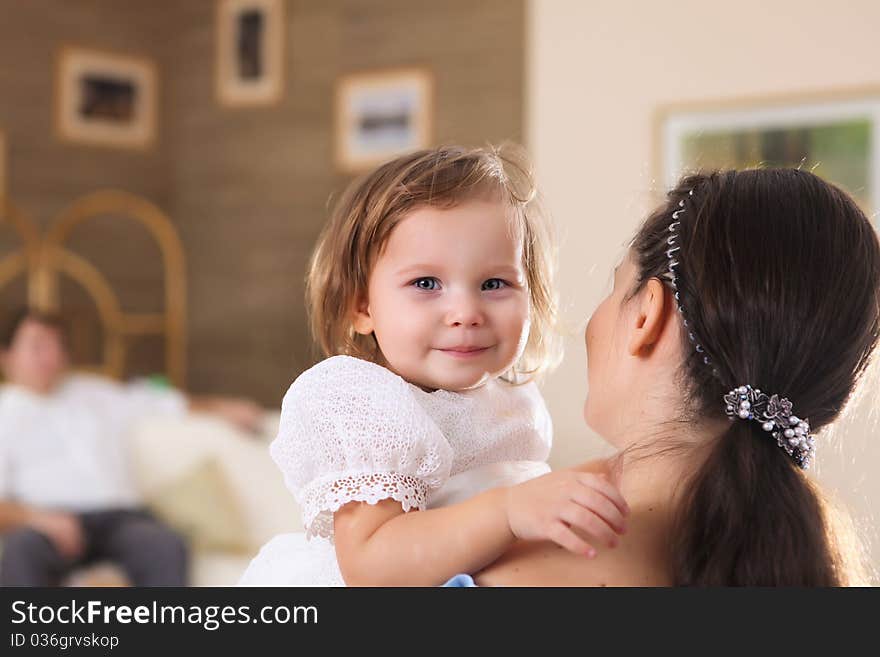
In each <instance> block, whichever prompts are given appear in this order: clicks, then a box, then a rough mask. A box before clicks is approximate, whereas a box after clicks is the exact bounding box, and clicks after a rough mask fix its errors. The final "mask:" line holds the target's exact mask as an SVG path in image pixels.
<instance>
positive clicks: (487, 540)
mask: <svg viewBox="0 0 880 657" xmlns="http://www.w3.org/2000/svg"><path fill="white" fill-rule="evenodd" d="M628 513H629V508H628V507H627V505H626V502H625V501H624V500H623V498H622V497H621V495H620V493H619V492H618V490H617V487H616V485H615V484H614V483H612V482H611V481H609V478H608V477H606V476H604V475H602V474H595V473H578V472H575V471H573V470H560V471H557V472H552V473H550V474H547V475H544V476H542V477H537V478H536V479H532V480H530V481H527V482H524V483H522V484H519V485H517V486H512V487H509V488H497V489H493V490H490V491H487V492H485V493H482V494H480V495H477V496H475V497H473V498H471V499H470V500H467V501H465V502H462V503H460V504H455V505H452V506H448V507H443V508H439V509H431V510H428V511H417V512H416V511H411V512H409V513H404V512H403V509H402V508H401V505H400V504H399V503H397V502H395V501H394V500H390V499H387V500H382V501H381V502H379V503H378V504H376V505H370V504H367V503H365V502H351V503H349V504H346V505H345V506H343V507H342V508H341V509H339V511H337V512H336V513H335V514H334V535H335V542H336V555H337V558H338V561H339V567H340V570H341V572H342V575H343V578H344V579H345V582H346V584H348V585H349V586H433V585H437V584H441V583H442V582H444V581H445V580H446V579H448V578H449V577H450V576H452V575H453V574H455V573H458V572H476V571H477V570H480V569H481V568H483V567H485V566H486V565H488V564H489V563H491V562H493V561H494V560H495V559H497V558H498V557H499V556H500V555H501V554H502V553H503V552H504V551H505V550H506V549H507V548H508V547H509V546H510V545H511V544H512V543H513V542H514V541H515V540H517V539H526V540H539V539H547V540H551V541H554V542H556V543H558V544H559V545H561V546H562V547H565V548H566V549H569V550H571V551H572V552H576V553H580V554H584V555H587V556H593V555H594V554H595V550H594V549H593V548H592V547H591V546H590V544H589V543H588V542H587V541H586V540H584V538H583V536H581V535H580V534H582V533H583V534H587V535H588V536H590V537H591V538H592V539H593V540H601V541H603V542H605V543H606V544H607V545H609V546H611V547H614V546H615V545H616V543H617V537H616V535H615V534H620V533H623V532H624V531H625V529H626V525H625V521H624V516H625V515H627V514H628Z"/></svg>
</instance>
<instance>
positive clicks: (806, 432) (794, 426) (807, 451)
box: [666, 189, 816, 469]
mask: <svg viewBox="0 0 880 657" xmlns="http://www.w3.org/2000/svg"><path fill="white" fill-rule="evenodd" d="M693 195H694V190H693V189H691V190H690V191H689V192H688V197H691V196H693ZM684 211H685V203H684V199H681V200H680V201H679V202H678V208H677V209H676V210H675V212H673V213H672V222H671V223H670V224H669V232H670V233H671V234H670V235H669V236H668V237H667V238H666V245H667V247H669V248H667V249H666V258H667V259H668V260H669V264H668V270H669V273H668V275H667V279H668V280H669V283H670V285H671V286H672V289H673V290H674V294H673V296H674V297H675V304H676V306H677V308H678V312H679V314H680V315H681V321H682V323H683V324H684V328H685V330H687V332H688V339H689V340H690V341H691V343H692V344H693V345H694V349H695V350H696V352H697V353H698V354H700V355H701V356H702V357H703V363H705V364H706V365H712V361H711V360H710V359H709V356H708V355H706V350H705V349H704V348H703V346H702V345H701V344H700V342H699V340H698V339H697V336H696V335H694V332H693V330H692V329H691V327H690V326H689V325H688V319H687V316H686V314H685V311H684V308H683V307H682V305H681V295H680V293H679V291H678V283H677V278H676V273H675V268H676V267H677V266H678V265H679V262H678V260H676V259H675V253H676V252H677V251H680V250H681V245H680V244H679V243H678V240H679V235H678V233H677V232H676V231H677V229H678V227H679V226H680V225H681V221H680V220H679V217H681V215H682V214H683V213H684ZM712 373H713V374H714V375H715V376H716V378H717V377H718V370H717V369H715V368H714V367H713V368H712ZM724 401H725V404H726V406H727V408H726V412H727V415H728V416H730V418H731V419H736V418H740V419H743V420H755V421H757V422H760V423H761V427H762V428H763V429H764V431H767V432H768V433H770V434H771V435H772V436H773V437H774V438H775V439H776V443H777V444H778V445H779V447H781V448H782V449H783V450H785V452H786V454H788V455H789V456H790V457H791V458H792V459H793V460H794V462H795V463H797V465H798V466H800V467H801V468H803V469H807V468H808V467H810V462H811V461H812V460H813V457H814V456H815V454H816V446H815V441H814V439H813V436H812V435H810V423H809V421H808V420H801V419H800V418H798V417H797V416H795V415H792V412H791V409H792V405H791V402H790V401H788V400H787V399H779V397H778V395H773V396H772V397H768V396H767V395H766V394H765V393H763V392H761V391H760V390H758V389H754V388H752V386H750V385H744V386H739V387H738V388H735V389H733V390H731V391H730V392H729V393H727V394H726V395H725V396H724Z"/></svg>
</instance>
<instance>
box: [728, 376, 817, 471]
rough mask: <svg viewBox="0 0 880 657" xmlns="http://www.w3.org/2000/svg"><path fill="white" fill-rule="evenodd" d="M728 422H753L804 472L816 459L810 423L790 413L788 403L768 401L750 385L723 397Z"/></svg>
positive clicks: (784, 401) (774, 397) (778, 399)
mask: <svg viewBox="0 0 880 657" xmlns="http://www.w3.org/2000/svg"><path fill="white" fill-rule="evenodd" d="M724 402H725V404H727V409H726V412H727V415H728V416H729V417H730V418H731V419H736V418H740V419H742V420H754V421H755V422H760V423H761V428H762V429H763V430H764V431H766V432H768V433H770V435H772V436H773V437H774V438H775V439H776V444H777V445H779V446H780V447H781V448H782V449H784V450H785V452H786V453H787V454H788V455H789V456H790V457H791V458H792V459H793V460H794V462H795V463H797V464H798V465H799V466H800V467H801V468H803V469H804V470H806V469H807V468H809V467H810V462H811V461H812V460H813V457H814V456H815V455H816V442H815V440H814V438H813V436H811V435H810V421H809V420H801V419H800V418H799V417H797V416H796V415H794V414H793V413H792V412H791V410H792V406H791V402H790V401H788V400H787V399H784V398H783V399H780V398H779V396H778V395H773V396H772V397H768V396H767V394H766V393H763V392H761V391H760V390H758V389H756V388H752V386H750V385H745V386H740V387H739V388H734V389H733V390H731V391H730V392H728V393H727V394H726V395H724Z"/></svg>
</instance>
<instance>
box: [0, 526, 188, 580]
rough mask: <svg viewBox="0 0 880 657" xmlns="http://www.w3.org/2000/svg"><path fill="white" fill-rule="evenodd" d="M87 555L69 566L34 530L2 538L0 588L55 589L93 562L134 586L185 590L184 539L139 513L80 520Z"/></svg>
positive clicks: (19, 530) (69, 563) (185, 554)
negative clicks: (117, 570) (118, 571)
mask: <svg viewBox="0 0 880 657" xmlns="http://www.w3.org/2000/svg"><path fill="white" fill-rule="evenodd" d="M77 517H78V518H79V520H80V523H81V524H82V528H83V534H84V536H85V552H84V554H82V555H81V556H80V557H78V558H76V559H74V560H71V559H68V558H66V557H63V556H61V555H60V554H59V553H58V551H57V550H56V549H55V546H54V545H53V544H52V542H51V541H50V540H49V539H48V538H47V537H46V536H44V535H43V534H41V533H39V532H37V531H34V530H33V529H18V530H15V531H12V532H9V533H7V534H5V535H4V536H3V537H2V544H3V546H2V557H0V586H57V585H58V583H59V582H60V581H61V579H62V578H63V577H64V576H65V575H67V574H68V573H69V572H70V571H71V570H73V569H74V568H76V567H78V566H82V565H85V564H88V563H91V562H94V561H103V560H107V561H113V562H114V563H116V564H118V565H119V566H121V567H122V568H123V569H124V570H125V572H126V574H127V575H128V577H129V579H131V581H132V583H133V584H134V585H135V586H185V585H186V567H187V549H186V544H185V543H184V541H183V539H182V538H181V537H180V536H179V535H178V534H176V533H175V532H173V531H172V530H171V529H169V528H168V527H166V526H165V525H163V524H162V523H161V522H159V521H158V520H157V519H156V518H155V517H153V516H152V515H151V514H150V513H148V512H147V511H143V510H138V509H135V510H131V509H124V510H111V511H93V512H89V513H81V514H78V515H77Z"/></svg>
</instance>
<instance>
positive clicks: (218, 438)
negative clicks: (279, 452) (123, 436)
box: [131, 413, 302, 586]
mask: <svg viewBox="0 0 880 657" xmlns="http://www.w3.org/2000/svg"><path fill="white" fill-rule="evenodd" d="M278 419H279V416H278V414H277V413H271V414H267V416H266V419H265V422H264V428H263V430H262V431H261V432H260V435H258V436H253V435H249V434H245V433H243V432H242V431H240V430H238V429H236V428H235V427H234V426H232V425H230V424H228V423H226V422H224V421H223V420H220V419H217V418H213V417H209V416H207V415H198V414H191V415H190V416H188V417H187V418H185V419H182V420H168V419H154V420H149V421H145V422H142V423H141V424H139V425H138V426H136V427H135V428H134V429H133V435H132V436H131V437H132V445H133V458H134V465H135V473H136V475H137V478H138V482H139V485H140V488H141V491H142V494H143V495H144V498H145V500H146V501H147V504H148V506H150V507H151V508H152V509H153V511H154V512H155V513H156V514H157V515H158V516H160V517H162V518H163V519H164V520H165V521H166V522H167V523H168V524H170V525H171V526H173V527H175V528H177V529H178V530H179V531H181V532H182V533H184V535H186V536H187V537H188V538H189V539H190V543H191V550H192V553H191V554H192V556H191V561H190V566H191V576H190V583H191V585H193V586H228V585H234V584H235V583H236V582H237V581H238V579H239V577H240V576H241V574H242V572H244V569H245V568H246V567H247V565H248V563H249V562H250V559H251V558H252V557H253V556H254V555H255V554H256V553H257V551H258V550H259V548H260V546H261V545H262V544H263V543H265V542H266V541H267V540H268V539H270V538H271V537H272V536H274V535H276V534H279V533H282V532H289V531H298V530H300V529H301V528H302V527H301V523H300V513H299V509H298V508H297V505H296V503H295V501H294V499H293V496H292V495H291V494H290V493H289V492H288V491H287V489H286V488H285V486H284V483H283V479H282V475H281V473H280V471H279V470H278V468H277V467H276V466H275V464H274V462H273V461H272V460H271V458H270V456H269V451H268V446H269V442H271V440H272V439H273V438H274V437H275V433H276V431H277V428H278Z"/></svg>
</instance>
